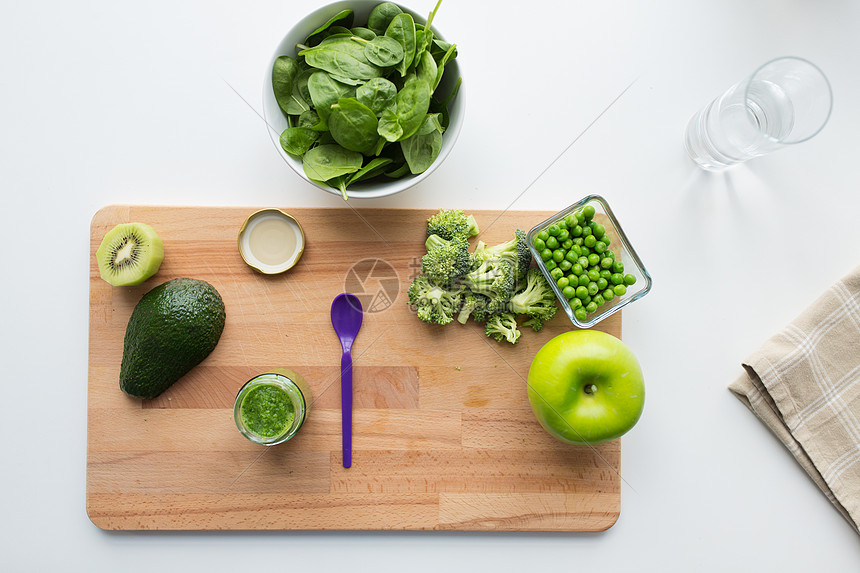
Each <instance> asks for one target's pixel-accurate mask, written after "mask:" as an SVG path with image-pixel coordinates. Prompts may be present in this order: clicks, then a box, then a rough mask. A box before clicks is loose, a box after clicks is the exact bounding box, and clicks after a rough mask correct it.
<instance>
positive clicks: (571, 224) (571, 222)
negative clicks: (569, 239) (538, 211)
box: [564, 213, 576, 231]
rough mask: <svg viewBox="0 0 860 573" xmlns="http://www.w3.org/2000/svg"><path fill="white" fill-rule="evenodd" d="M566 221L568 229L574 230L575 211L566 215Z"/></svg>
mask: <svg viewBox="0 0 860 573" xmlns="http://www.w3.org/2000/svg"><path fill="white" fill-rule="evenodd" d="M564 222H565V223H566V224H567V229H568V230H569V231H572V229H573V228H574V227H575V226H576V217H574V216H573V213H571V214H570V215H568V216H567V217H565V219H564Z"/></svg>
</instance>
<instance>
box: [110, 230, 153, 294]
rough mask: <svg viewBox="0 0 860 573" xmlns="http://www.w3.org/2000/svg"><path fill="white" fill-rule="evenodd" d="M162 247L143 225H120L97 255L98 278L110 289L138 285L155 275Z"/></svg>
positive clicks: (111, 232)
mask: <svg viewBox="0 0 860 573" xmlns="http://www.w3.org/2000/svg"><path fill="white" fill-rule="evenodd" d="M163 260H164V243H163V242H162V240H161V237H159V236H158V233H156V232H155V229H153V228H152V227H151V226H149V225H147V224H146V223H120V224H119V225H117V226H115V227H114V228H113V229H111V230H110V231H108V232H107V233H106V234H105V236H104V238H103V239H102V242H101V245H99V248H98V250H97V251H96V262H97V263H98V266H99V274H100V275H101V277H102V278H103V279H104V280H105V281H106V282H107V283H109V284H111V285H113V286H131V285H139V284H141V283H142V282H144V281H145V280H146V279H148V278H149V277H151V276H152V275H154V274H155V273H156V272H158V269H159V267H160V266H161V261H163Z"/></svg>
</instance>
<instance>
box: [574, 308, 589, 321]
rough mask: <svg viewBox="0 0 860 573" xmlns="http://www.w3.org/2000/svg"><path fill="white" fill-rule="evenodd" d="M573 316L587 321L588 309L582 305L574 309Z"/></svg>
mask: <svg viewBox="0 0 860 573" xmlns="http://www.w3.org/2000/svg"><path fill="white" fill-rule="evenodd" d="M573 316H575V317H576V320H578V321H580V322H585V321H586V320H587V319H588V311H587V310H585V309H584V308H582V307H580V308H578V309H576V310H574V311H573Z"/></svg>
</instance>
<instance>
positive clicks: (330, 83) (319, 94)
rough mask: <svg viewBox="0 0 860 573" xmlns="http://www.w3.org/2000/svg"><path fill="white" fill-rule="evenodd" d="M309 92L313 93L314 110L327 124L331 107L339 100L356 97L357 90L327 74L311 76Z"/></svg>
mask: <svg viewBox="0 0 860 573" xmlns="http://www.w3.org/2000/svg"><path fill="white" fill-rule="evenodd" d="M308 90H309V91H310V93H311V101H313V103H314V109H315V110H316V112H317V113H318V114H319V116H320V118H322V119H323V120H325V121H326V123H328V118H329V115H331V106H333V105H334V104H336V103H337V100H339V99H340V98H342V97H352V96H353V95H355V88H353V87H352V86H349V85H346V84H342V83H340V82H339V81H337V80H335V79H333V78H332V77H331V76H330V75H328V74H327V73H325V72H314V73H313V74H311V77H309V78H308Z"/></svg>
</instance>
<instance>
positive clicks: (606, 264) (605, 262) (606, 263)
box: [600, 257, 612, 270]
mask: <svg viewBox="0 0 860 573" xmlns="http://www.w3.org/2000/svg"><path fill="white" fill-rule="evenodd" d="M600 266H601V267H603V268H604V269H607V270H608V269H610V268H612V259H611V258H609V257H603V258H602V259H600Z"/></svg>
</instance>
